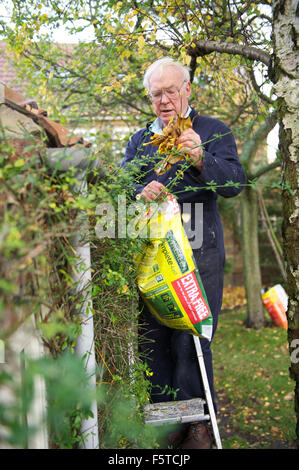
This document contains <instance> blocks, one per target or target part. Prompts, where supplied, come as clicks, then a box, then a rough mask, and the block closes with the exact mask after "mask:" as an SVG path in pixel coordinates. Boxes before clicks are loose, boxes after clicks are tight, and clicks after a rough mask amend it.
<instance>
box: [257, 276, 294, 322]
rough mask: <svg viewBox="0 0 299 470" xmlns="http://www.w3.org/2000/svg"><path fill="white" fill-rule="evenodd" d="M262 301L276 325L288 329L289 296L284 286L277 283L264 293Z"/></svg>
mask: <svg viewBox="0 0 299 470" xmlns="http://www.w3.org/2000/svg"><path fill="white" fill-rule="evenodd" d="M262 301H263V304H264V305H265V307H266V309H267V311H268V312H269V315H270V317H271V319H272V322H273V323H274V325H276V326H279V327H281V328H285V329H287V327H288V321H287V316H286V311H287V308H288V296H287V294H286V292H285V290H284V288H283V287H282V286H281V285H280V284H277V285H275V286H274V287H272V288H271V289H269V290H267V291H266V292H264V293H262Z"/></svg>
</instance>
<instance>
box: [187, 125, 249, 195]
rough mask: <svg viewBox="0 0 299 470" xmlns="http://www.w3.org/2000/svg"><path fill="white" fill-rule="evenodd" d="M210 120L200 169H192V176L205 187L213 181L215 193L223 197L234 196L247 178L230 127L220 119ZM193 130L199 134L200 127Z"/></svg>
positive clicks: (240, 189)
mask: <svg viewBox="0 0 299 470" xmlns="http://www.w3.org/2000/svg"><path fill="white" fill-rule="evenodd" d="M211 122H213V128H214V129H213V132H211V133H210V134H209V137H208V138H207V139H206V142H204V141H203V142H202V143H203V146H204V152H203V166H202V170H201V172H200V173H199V172H198V171H197V170H196V169H193V177H195V178H196V180H197V181H198V182H199V183H202V184H203V185H205V187H206V188H208V187H209V184H210V185H211V186H213V183H215V186H217V187H216V188H215V189H216V192H217V194H219V195H221V196H223V197H234V196H236V195H237V194H239V193H240V192H241V191H242V189H243V185H244V184H245V183H246V180H247V178H246V174H245V171H244V168H243V166H242V164H241V162H240V160H239V157H238V151H237V146H236V143H235V139H234V137H233V134H232V132H231V131H230V129H229V128H228V127H226V126H225V125H224V124H223V123H222V122H220V121H216V120H212V121H211ZM215 123H216V125H215ZM195 130H196V131H197V132H198V133H199V135H200V129H195ZM202 140H203V139H202ZM196 173H197V174H196Z"/></svg>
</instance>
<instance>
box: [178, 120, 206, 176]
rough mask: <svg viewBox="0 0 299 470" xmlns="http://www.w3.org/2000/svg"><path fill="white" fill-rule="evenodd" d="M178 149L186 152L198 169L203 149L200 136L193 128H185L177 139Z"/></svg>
mask: <svg viewBox="0 0 299 470" xmlns="http://www.w3.org/2000/svg"><path fill="white" fill-rule="evenodd" d="M177 147H178V150H180V151H182V152H185V153H188V155H189V159H190V161H191V163H192V165H194V166H195V167H196V168H197V169H198V170H201V168H202V163H203V162H202V157H203V150H202V148H201V138H200V136H199V135H198V134H197V133H196V132H195V131H194V130H193V129H191V128H190V129H186V130H185V131H183V132H182V133H181V135H180V137H179V138H178V140H177Z"/></svg>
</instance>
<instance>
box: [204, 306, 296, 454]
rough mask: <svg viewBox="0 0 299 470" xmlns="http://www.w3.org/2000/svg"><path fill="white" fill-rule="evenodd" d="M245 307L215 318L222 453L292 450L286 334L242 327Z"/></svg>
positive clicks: (270, 328)
mask: <svg viewBox="0 0 299 470" xmlns="http://www.w3.org/2000/svg"><path fill="white" fill-rule="evenodd" d="M245 318H246V311H245V308H244V307H241V308H237V309H234V310H230V311H226V312H224V313H222V314H221V315H220V318H219V326H218V330H217V332H216V335H215V337H214V340H213V358H214V376H215V377H214V378H215V389H216V394H217V405H218V425H219V430H220V435H221V439H222V445H223V448H224V449H266V448H272V449H275V448H285V449H287V448H296V447H295V439H296V435H295V426H296V417H295V411H294V392H293V391H294V387H295V382H294V381H292V380H291V379H290V378H289V366H290V356H289V352H288V343H287V334H286V330H283V329H282V328H278V327H274V326H272V325H271V323H270V320H269V326H268V327H266V328H263V329H261V330H253V329H248V328H246V327H245V325H244V321H245Z"/></svg>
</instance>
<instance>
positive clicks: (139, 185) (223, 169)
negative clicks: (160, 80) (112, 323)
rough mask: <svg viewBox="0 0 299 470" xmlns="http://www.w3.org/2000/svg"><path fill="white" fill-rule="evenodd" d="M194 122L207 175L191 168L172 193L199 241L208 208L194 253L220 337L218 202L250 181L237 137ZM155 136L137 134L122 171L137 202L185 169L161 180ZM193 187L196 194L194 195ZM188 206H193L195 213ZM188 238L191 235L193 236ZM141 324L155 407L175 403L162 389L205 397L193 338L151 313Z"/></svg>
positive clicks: (208, 121) (206, 349)
mask: <svg viewBox="0 0 299 470" xmlns="http://www.w3.org/2000/svg"><path fill="white" fill-rule="evenodd" d="M190 117H191V120H192V123H193V129H194V130H195V132H197V133H198V134H199V135H200V137H201V141H202V143H203V149H204V158H203V167H202V170H201V172H199V171H198V170H197V169H196V168H195V167H190V168H188V169H187V170H186V171H185V172H184V174H183V178H182V179H181V180H180V181H178V182H176V184H175V185H174V186H173V187H171V188H170V189H171V192H172V193H173V194H175V195H176V196H177V198H178V201H179V203H180V205H181V208H182V212H183V213H186V212H188V211H190V213H191V231H195V235H196V230H197V227H201V226H200V224H199V223H198V220H197V216H196V214H197V213H198V212H197V210H196V208H198V206H196V203H202V204H203V224H202V225H203V243H202V245H201V246H200V247H199V248H196V249H193V253H194V258H195V261H196V264H197V266H198V270H199V273H200V276H201V279H202V282H203V285H204V288H205V291H206V294H207V298H208V302H209V305H210V309H211V312H212V315H213V335H214V334H215V331H216V328H217V322H218V315H219V312H220V309H221V304H222V291H223V268H224V261H225V251H224V242H223V230H222V224H221V220H220V216H219V213H218V209H217V197H218V195H221V196H223V197H233V196H236V195H237V194H238V193H239V192H240V191H241V190H242V185H243V184H245V182H246V176H245V172H244V169H243V167H242V165H241V163H240V161H239V158H238V154H237V148H236V144H235V140H234V137H233V135H232V133H231V131H230V130H229V129H228V128H227V127H226V126H225V125H224V124H223V123H222V122H220V121H218V120H216V119H212V118H208V117H203V116H200V115H198V114H197V113H196V111H195V110H192V112H191V114H190ZM151 135H153V134H152V133H151V132H150V130H149V125H148V126H147V127H146V128H145V129H141V130H139V131H138V132H136V133H135V134H134V135H133V136H132V138H131V140H130V142H129V143H128V146H127V149H126V155H125V158H124V160H123V162H122V166H123V167H126V168H127V169H128V171H129V172H130V171H132V172H133V173H134V175H135V178H134V193H135V196H136V194H138V193H140V192H141V191H142V189H143V188H144V186H146V185H147V184H148V183H150V182H151V181H152V180H158V181H159V182H160V183H162V184H164V185H165V186H168V185H169V184H171V181H172V180H173V178H175V175H176V172H177V170H178V169H179V168H180V166H181V165H182V163H181V162H179V163H176V164H174V165H173V166H172V167H171V169H170V170H169V171H167V172H166V173H164V174H162V175H160V176H157V175H156V173H155V171H154V166H155V162H154V161H153V157H154V154H155V153H156V152H157V147H153V146H152V145H147V146H145V147H144V146H143V143H145V142H149V141H150V137H151ZM160 160H161V155H160V156H158V157H157V162H158V161H160ZM131 162H132V163H131ZM135 163H137V165H135ZM133 164H134V165H133ZM130 166H131V167H133V166H135V169H134V170H133V168H131V170H130ZM136 167H137V169H136ZM212 181H214V182H215V183H216V185H217V186H218V187H217V188H216V190H215V191H212V190H211V189H209V186H208V183H210V182H212ZM230 181H231V182H233V183H238V184H239V186H238V187H234V186H232V185H228V184H227V183H228V182H230ZM225 185H226V186H225ZM191 187H192V188H193V189H195V190H194V191H193V190H191ZM184 203H189V204H188V206H189V207H187V206H186V204H184ZM201 207H202V206H201ZM185 228H186V226H185ZM186 232H187V234H188V230H186ZM188 235H189V234H188ZM191 241H192V239H191ZM191 246H192V244H191ZM192 248H193V247H192ZM141 322H142V323H143V330H142V335H143V336H145V337H148V338H149V340H150V341H151V342H150V343H149V344H150V350H147V349H146V344H145V345H143V344H142V342H141V345H140V351H141V353H142V354H145V356H146V357H147V358H148V359H147V360H148V361H149V366H150V368H151V369H152V371H153V375H152V377H151V379H150V380H151V382H152V387H153V388H152V396H151V399H152V401H154V402H157V401H168V400H169V399H170V398H169V396H168V395H167V394H165V393H164V394H163V393H160V391H161V387H162V389H163V387H164V386H165V385H168V386H170V387H172V388H173V389H174V390H179V391H178V393H177V396H176V399H178V400H187V399H190V398H195V397H198V396H200V397H204V396H205V395H204V390H203V389H202V383H201V379H200V375H199V371H198V364H197V359H196V352H195V348H194V344H193V340H192V338H191V335H189V334H188V333H186V332H184V331H176V330H172V331H171V329H170V328H167V327H166V326H163V325H160V324H159V323H157V322H156V320H155V318H154V317H153V316H152V315H151V314H150V312H149V311H147V309H146V308H145V307H143V310H142V312H141ZM201 346H202V351H203V355H204V361H205V365H206V370H207V375H208V380H209V384H210V388H211V393H212V398H213V401H214V405H215V396H214V387H213V365H212V351H211V347H210V342H209V341H208V340H206V339H201ZM149 358H150V360H149ZM157 386H158V388H157Z"/></svg>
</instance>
